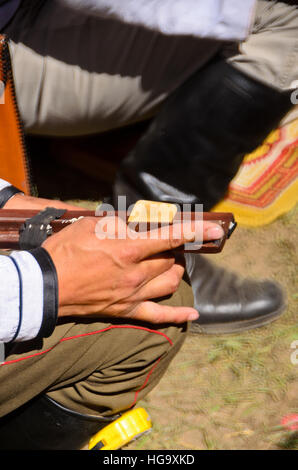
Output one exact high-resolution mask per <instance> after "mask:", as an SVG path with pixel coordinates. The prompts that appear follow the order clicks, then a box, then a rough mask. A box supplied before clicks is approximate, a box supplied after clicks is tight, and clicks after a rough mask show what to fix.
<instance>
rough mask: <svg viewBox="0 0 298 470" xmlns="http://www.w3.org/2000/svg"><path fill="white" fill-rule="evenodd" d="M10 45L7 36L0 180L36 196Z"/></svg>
mask: <svg viewBox="0 0 298 470" xmlns="http://www.w3.org/2000/svg"><path fill="white" fill-rule="evenodd" d="M8 42H9V40H8V38H7V36H5V35H0V80H1V83H0V85H1V89H0V178H2V179H4V180H6V181H9V182H10V183H11V184H13V185H14V186H16V187H17V188H19V189H20V190H21V191H23V192H24V193H25V194H28V195H32V194H33V184H32V174H31V168H30V160H29V155H28V152H27V149H26V142H25V134H24V129H23V124H22V121H21V117H20V113H19V108H18V104H17V98H16V93H15V87H14V79H13V72H12V67H11V60H10V52H9V46H8ZM1 92H2V94H1Z"/></svg>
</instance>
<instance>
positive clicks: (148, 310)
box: [133, 301, 199, 324]
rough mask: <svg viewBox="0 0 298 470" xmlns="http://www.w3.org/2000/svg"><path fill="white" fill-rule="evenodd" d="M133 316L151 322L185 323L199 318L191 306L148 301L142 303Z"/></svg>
mask: <svg viewBox="0 0 298 470" xmlns="http://www.w3.org/2000/svg"><path fill="white" fill-rule="evenodd" d="M133 318H134V319H137V320H141V321H146V322H149V323H157V324H158V323H184V322H186V321H193V320H197V319H198V318H199V314H198V312H197V311H196V310H195V309H194V308H191V307H171V306H168V305H160V304H157V303H155V302H151V301H147V302H142V303H140V304H139V305H138V306H137V307H136V308H135V311H134V312H133Z"/></svg>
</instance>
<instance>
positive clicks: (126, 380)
mask: <svg viewBox="0 0 298 470" xmlns="http://www.w3.org/2000/svg"><path fill="white" fill-rule="evenodd" d="M161 303H167V304H168V305H177V306H178V305H185V306H193V295H192V289H191V287H190V286H189V285H188V284H187V283H186V282H184V281H183V282H182V283H181V285H180V287H179V289H178V291H177V292H176V293H175V294H174V295H173V296H171V297H170V298H169V299H165V300H163V301H162V302H161ZM186 334H187V324H182V325H159V326H158V327H157V326H154V325H152V324H144V323H127V322H122V321H118V322H117V321H116V322H115V321H114V322H113V323H112V324H111V323H110V322H109V321H108V320H94V321H90V320H89V321H84V320H82V321H81V322H78V321H76V322H71V321H67V322H65V323H60V324H58V326H57V327H56V329H55V331H54V333H53V335H52V336H51V337H50V338H47V339H45V340H43V341H30V342H25V343H15V344H14V345H13V346H12V347H10V348H7V354H6V358H5V362H4V363H2V364H1V365H0V383H1V386H0V417H1V416H4V415H6V414H7V413H9V412H10V411H12V410H14V409H16V408H18V407H19V406H21V405H22V404H24V403H26V402H28V401H29V400H30V399H32V398H34V397H35V396H37V395H39V394H40V393H47V394H48V395H49V396H50V397H52V398H53V399H54V400H56V401H57V402H58V403H60V404H62V405H64V406H65V407H67V408H69V409H72V410H74V411H78V412H81V413H86V414H89V415H95V416H109V415H113V414H115V413H117V412H119V411H121V410H125V409H128V408H130V407H131V406H133V405H134V404H135V403H136V402H137V401H138V400H139V399H141V398H143V397H144V396H145V395H146V394H147V393H148V392H149V391H150V390H152V388H153V387H155V386H156V385H157V384H158V382H159V381H160V379H161V377H162V376H163V374H164V373H165V371H166V369H167V367H168V366H169V363H170V362H171V360H172V359H173V358H174V356H175V355H176V354H177V352H178V351H179V349H180V348H181V346H182V344H183V341H184V339H185V337H186Z"/></svg>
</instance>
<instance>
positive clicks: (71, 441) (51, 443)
mask: <svg viewBox="0 0 298 470" xmlns="http://www.w3.org/2000/svg"><path fill="white" fill-rule="evenodd" d="M117 417H118V416H116V417H113V418H100V417H97V416H89V415H83V414H80V413H77V412H75V411H71V410H68V409H67V408H65V407H63V406H61V405H59V404H58V403H56V402H55V401H54V400H52V399H50V398H49V397H47V396H46V395H41V396H40V397H38V398H35V399H34V400H32V401H30V402H29V403H26V405H24V406H22V407H21V408H19V409H17V410H15V411H13V412H12V413H10V414H9V415H7V416H4V417H3V418H1V419H0V450H80V449H82V448H83V447H84V446H85V445H86V444H87V443H88V442H89V439H90V438H91V437H92V436H93V435H94V434H96V433H97V432H98V431H100V429H102V428H103V427H105V426H107V425H108V424H109V423H111V422H112V421H114V420H115V419H116V418H117Z"/></svg>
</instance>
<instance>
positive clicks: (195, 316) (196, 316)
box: [188, 312, 199, 321]
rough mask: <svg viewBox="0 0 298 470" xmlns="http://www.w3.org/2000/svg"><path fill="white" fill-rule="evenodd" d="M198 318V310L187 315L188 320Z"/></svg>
mask: <svg viewBox="0 0 298 470" xmlns="http://www.w3.org/2000/svg"><path fill="white" fill-rule="evenodd" d="M198 318H199V314H198V312H193V313H191V314H190V315H189V316H188V320H189V321H194V320H197V319H198Z"/></svg>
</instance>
